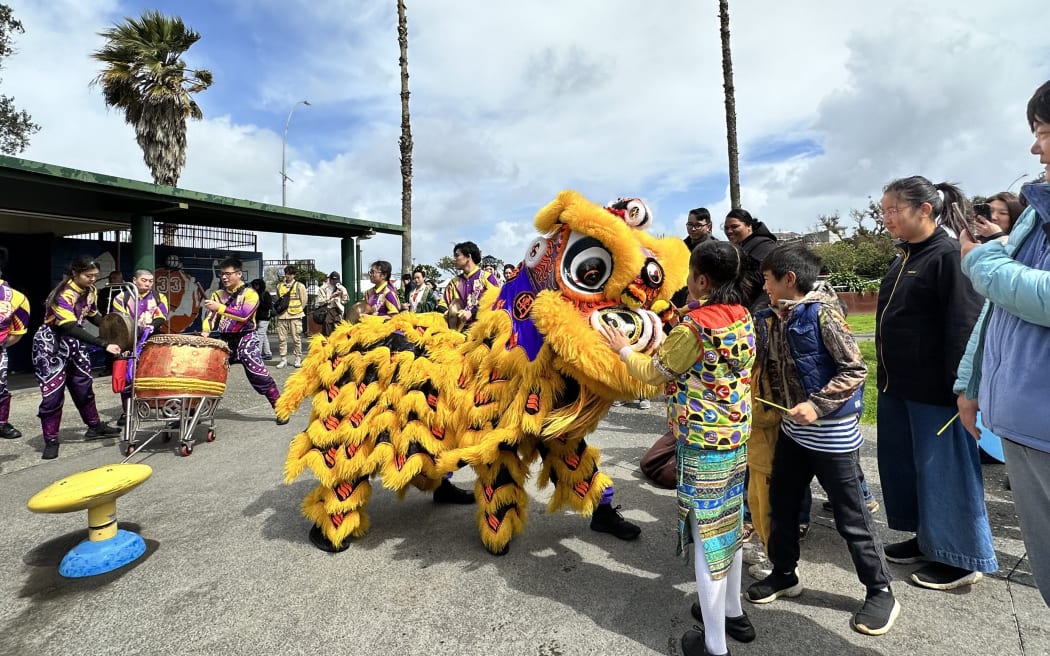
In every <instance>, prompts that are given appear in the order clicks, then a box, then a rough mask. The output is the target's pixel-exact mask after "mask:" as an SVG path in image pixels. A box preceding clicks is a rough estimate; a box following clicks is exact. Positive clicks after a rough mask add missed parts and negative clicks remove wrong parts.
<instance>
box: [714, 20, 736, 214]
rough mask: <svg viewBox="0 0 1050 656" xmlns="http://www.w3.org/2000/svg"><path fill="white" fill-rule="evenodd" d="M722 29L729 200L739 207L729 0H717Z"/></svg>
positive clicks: (734, 206) (734, 207) (734, 91)
mask: <svg viewBox="0 0 1050 656" xmlns="http://www.w3.org/2000/svg"><path fill="white" fill-rule="evenodd" d="M718 20H719V24H720V26H721V31H722V86H723V88H724V89H725V100H726V141H727V142H728V143H727V145H728V151H729V202H730V204H731V205H732V206H733V209H736V208H738V207H740V149H739V148H738V147H737V143H736V89H735V88H734V87H733V51H732V49H731V48H730V47H729V0H718Z"/></svg>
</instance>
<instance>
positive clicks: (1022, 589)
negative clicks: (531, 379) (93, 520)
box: [0, 366, 1050, 656]
mask: <svg viewBox="0 0 1050 656" xmlns="http://www.w3.org/2000/svg"><path fill="white" fill-rule="evenodd" d="M272 371H273V373H274V374H275V377H276V378H277V379H278V381H279V382H281V381H283V380H284V379H286V378H287V376H289V375H290V374H291V372H292V371H293V370H291V369H290V368H289V369H280V370H276V369H275V370H272ZM108 389H109V379H108V378H102V379H99V380H97V381H96V383H95V390H96V394H97V395H98V399H99V408H100V411H101V412H102V414H103V415H104V416H105V417H106V418H108V419H110V420H113V419H115V418H116V416H117V415H118V414H119V408H118V401H117V397H116V396H115V395H113V394H110V393H109V391H108ZM13 401H14V403H13V415H12V419H11V421H12V423H14V424H15V425H16V426H18V427H19V428H20V429H21V430H22V431H23V433H25V435H26V436H25V437H23V438H22V439H20V440H11V441H8V440H0V511H2V516H3V517H5V518H6V521H5V523H4V529H3V532H2V534H0V654H3V655H8V654H12V655H14V654H17V655H20V656H21V655H36V654H48V655H51V656H62V655H65V654H70V655H73V654H75V655H78V656H85V655H89V654H113V653H124V654H328V653H331V654H350V653H357V654H405V655H414V654H420V655H422V654H467V655H474V654H476V655H479V656H481V655H484V656H495V655H501V654H511V655H518V654H520V655H529V656H569V655H576V654H623V655H642V654H678V653H680V647H679V643H678V641H679V638H680V636H681V634H682V633H683V632H684V631H685V630H686V629H688V628H689V627H690V626H691V625H692V624H693V621H692V619H691V618H690V616H689V605H690V603H691V602H692V601H693V600H694V599H695V584H694V576H693V570H692V565H691V563H690V564H687V563H685V562H683V561H682V560H680V559H678V558H677V557H675V555H674V540H675V528H674V526H675V507H674V498H673V493H672V492H671V491H668V490H661V489H657V488H655V487H653V486H652V485H650V484H648V483H647V482H645V481H644V479H642V477H641V475H640V474H639V472H638V461H639V459H640V458H641V456H642V454H643V453H644V451H645V449H646V448H647V447H648V446H649V444H651V443H652V441H653V440H654V439H655V438H656V437H657V435H658V434H659V433H660V432H661V431H662V426H661V417H660V415H661V412H662V407H661V404H658V403H654V407H653V409H652V410H648V411H643V410H638V409H637V408H634V407H633V406H632V405H627V406H624V407H620V408H613V409H612V411H611V412H610V414H609V416H608V417H607V418H606V419H605V421H604V422H603V423H602V425H601V427H600V429H599V431H598V432H597V433H596V434H595V435H594V436H593V438H592V442H593V443H594V444H596V445H598V446H600V447H601V448H602V450H603V469H604V470H605V471H606V472H608V473H609V474H610V475H611V476H612V478H613V479H614V481H615V483H616V490H617V492H616V500H615V502H616V503H618V504H622V505H623V508H624V514H625V516H627V517H628V518H629V519H631V520H632V521H635V522H637V523H639V524H641V525H642V527H643V532H642V535H641V537H640V538H639V539H638V540H637V541H634V542H621V541H619V540H616V539H615V538H613V537H611V536H608V535H604V534H599V533H594V532H592V531H590V530H589V528H588V525H587V520H586V519H584V518H581V517H579V516H576V515H572V514H567V513H559V514H554V515H548V514H547V513H546V512H545V510H544V505H543V504H544V502H545V500H546V499H547V498H548V493H547V492H546V491H537V490H535V489H533V490H532V494H533V502H532V505H531V507H530V516H529V523H528V528H527V530H526V533H525V535H524V536H521V537H519V538H517V539H515V540H514V541H513V542H512V543H511V550H510V553H509V554H508V555H507V556H505V557H503V558H496V557H493V556H491V555H489V554H488V553H487V552H486V551H485V550H484V549H483V548H482V546H481V543H480V540H479V539H478V536H477V529H476V527H475V523H474V511H473V509H472V508H470V507H463V506H458V507H457V506H436V505H434V504H433V503H432V501H431V500H430V498H429V497H428V496H426V495H424V494H422V493H420V492H416V491H413V492H409V494H408V495H407V497H406V498H405V499H404V500H403V501H398V499H397V497H396V495H395V494H393V493H392V492H390V491H389V490H385V489H383V488H381V487H380V486H379V485H378V484H374V487H373V497H372V502H371V504H370V506H369V511H370V515H371V520H372V527H371V530H370V532H369V533H368V535H367V536H365V537H364V538H362V539H360V540H357V541H355V542H354V544H353V545H352V546H351V547H350V549H349V550H347V551H346V552H343V553H341V554H334V555H333V554H326V553H323V552H320V551H318V550H316V549H314V548H313V547H312V546H310V544H309V543H308V542H307V540H306V532H307V529H308V523H307V521H306V520H305V519H304V518H303V517H302V516H301V515H300V513H299V504H300V502H301V501H302V499H303V497H304V495H305V494H306V492H307V491H308V490H309V489H311V488H312V487H313V486H314V480H313V479H312V477H310V476H309V475H307V476H305V477H303V478H301V479H300V480H298V481H297V482H295V483H293V484H292V485H284V484H283V482H282V466H283V463H284V457H285V451H286V447H287V444H288V441H289V440H290V439H291V438H292V436H294V434H295V433H296V432H297V431H298V430H300V429H301V427H302V426H303V424H304V422H305V420H306V417H307V415H308V412H309V410H308V408H306V407H304V408H302V409H301V410H300V411H299V413H298V414H297V415H296V416H295V417H294V418H293V419H292V422H291V423H290V424H289V425H287V426H275V425H274V424H273V421H272V414H271V411H270V409H269V406H268V404H267V403H266V402H265V400H264V399H263V398H262V397H261V396H258V395H256V394H255V393H254V392H253V391H252V390H251V388H250V387H249V386H248V384H247V381H246V380H245V378H244V374H243V372H242V371H241V369H240V367H237V366H235V367H234V368H233V369H232V370H231V372H230V387H229V390H228V392H227V394H226V397H225V398H224V400H223V403H222V406H221V408H220V410H219V413H218V417H219V419H218V425H217V429H216V430H217V435H218V439H217V440H216V441H215V442H214V443H210V444H208V443H204V442H203V440H202V441H201V442H200V443H198V445H197V447H196V449H195V450H194V453H193V455H192V456H190V457H187V458H183V457H180V456H178V455H176V454H175V453H174V451H173V449H172V447H171V445H164V444H162V443H160V442H159V441H157V442H155V443H154V444H153V445H151V446H150V447H148V448H147V450H146V451H145V452H143V453H142V454H140V455H138V456H136V457H135V458H134V459H133V462H143V463H146V464H149V465H150V466H151V467H152V468H153V476H152V477H151V478H150V480H148V481H147V482H146V483H145V484H143V485H142V486H141V487H140V488H138V489H136V490H133V491H132V492H130V493H129V494H128V495H127V496H125V497H124V498H122V499H121V500H120V501H119V502H118V509H117V510H118V512H117V514H118V520H119V521H120V522H121V524H122V526H123V527H124V528H130V529H133V530H136V531H138V532H140V533H141V534H142V536H143V537H144V538H145V539H146V542H147V545H148V551H147V553H146V555H145V556H144V557H143V558H141V559H139V560H138V561H137V562H136V563H134V564H132V565H129V566H127V567H125V568H123V569H121V570H118V571H116V572H112V573H110V574H106V575H102V576H98V577H94V578H91V579H79V580H73V579H64V578H62V577H61V576H59V575H58V572H57V566H58V562H59V561H60V560H61V558H62V556H63V555H64V554H65V552H66V551H67V550H68V549H69V548H70V547H72V546H73V545H74V544H76V543H77V542H78V541H80V540H81V539H83V538H84V537H85V530H84V528H85V522H86V517H85V513H82V512H78V513H72V514H68V515H34V514H32V513H30V512H29V511H28V510H27V509H26V506H25V504H26V501H27V500H28V499H29V497H30V496H32V495H33V494H34V493H36V492H37V491H39V490H40V489H42V488H43V487H45V486H46V485H48V484H50V483H52V482H54V481H56V480H58V479H60V478H62V477H65V476H68V475H70V474H73V473H75V472H78V471H82V470H86V469H90V468H92V467H98V466H101V465H105V464H110V463H114V462H119V461H120V460H122V459H123V456H122V455H121V454H120V453H119V451H118V446H117V444H118V442H117V440H115V439H107V440H99V441H92V442H83V441H82V435H83V427H82V425H81V424H80V421H79V417H78V416H77V413H76V411H75V410H74V409H73V407H72V406H71V404H68V403H67V407H66V414H65V421H64V430H63V434H62V437H63V440H64V443H63V445H62V450H61V454H60V456H59V458H58V459H57V460H54V461H41V460H40V450H41V448H42V439H41V437H40V427H39V422H38V421H37V420H36V417H35V413H36V405H37V403H38V401H39V396H38V394H37V392H36V390H35V388H33V387H28V388H24V389H20V390H17V391H16V393H15V397H14V399H13ZM201 435H202V436H203V434H201ZM867 435H868V438H869V439H868V441H867V444H866V445H865V447H864V456H865V457H864V460H863V464H864V466H865V471H866V474H867V477H868V480H869V482H870V483H871V484H872V487H873V489H874V492H875V495H876V498H878V499H880V500H881V496H882V495H881V489H880V486H879V482H878V470H877V467H876V464H875V459H874V454H875V451H874V447H875V444H874V435H873V432H872V431H868V432H867ZM1004 469H1005V468H1004V467H1002V466H999V465H987V466H986V467H985V480H986V490H987V499H988V509H989V512H990V514H991V517H992V521H993V525H994V526H993V530H994V533H995V542H996V548H997V549H998V552H999V562H1000V566H1001V568H1002V569H1001V571H1000V572H999V573H998V574H996V575H993V576H989V577H986V579H985V580H984V581H983V582H982V583H980V584H978V585H977V586H974V587H973V588H972V589H967V590H963V591H956V592H947V593H945V592H934V591H930V590H924V589H921V588H917V587H915V586H913V585H910V584H909V583H907V582H906V581H905V579H906V578H907V575H908V574H909V573H910V572H911V571H912V570H913V569H914V568H915V566H898V565H891V568H892V570H893V573H894V575H895V577H896V578H898V579H899V580H898V581H897V582H896V583H895V585H894V591H895V592H896V594H897V596H898V598H899V600H900V602H901V604H902V605H903V611H902V613H901V615H900V619H899V620H898V622H897V625H896V626H895V628H894V629H893V631H892V632H891V633H890V634H888V635H886V636H883V637H878V638H871V637H866V636H862V635H859V634H857V633H854V632H853V631H852V630H850V628H849V617H850V615H851V613H852V612H853V611H854V610H855V609H856V608H857V607H858V606H859V604H860V600H861V597H862V594H863V589H862V588H861V586H860V584H859V583H858V582H857V580H856V576H855V575H854V573H853V571H852V566H851V564H850V560H849V555H848V552H847V551H846V548H845V545H844V543H843V542H842V540H841V538H840V537H839V536H838V535H837V533H836V532H835V530H834V525H833V522H832V520H831V518H830V516H829V514H828V513H826V512H824V511H822V510H821V509H820V502H821V501H823V499H824V496H823V492H822V491H821V490H819V488H815V489H814V493H815V501H814V511H813V512H814V525H813V529H812V531H811V533H810V536H809V538H808V539H807V540H806V541H805V542H804V543H803V548H802V554H803V562H802V563H801V566H800V567H801V572H802V576H803V583H804V584H805V585H806V591H805V592H804V593H803V595H802V596H801V597H799V598H798V599H793V600H787V599H782V600H778V601H776V602H774V603H772V604H769V605H767V606H761V607H759V606H752V605H750V604H748V603H746V602H745V604H744V606H745V610H746V611H747V612H748V613H749V615H750V616H751V617H752V620H753V621H754V624H755V626H756V627H757V630H758V634H759V637H758V639H757V640H756V641H755V642H753V643H751V644H747V645H741V644H736V643H732V642H730V649H731V650H732V652H733V653H734V654H737V655H740V654H743V655H745V656H746V655H748V654H821V655H823V654H827V655H831V654H857V655H864V656H867V655H876V654H880V655H881V654H885V655H891V654H892V655H897V654H929V655H933V656H939V655H944V656H966V655H969V654H974V655H977V654H995V655H996V656H1013V655H1015V654H1023V655H1026V656H1035V655H1043V654H1050V628H1048V620H1050V610H1048V609H1047V607H1046V606H1045V605H1044V604H1043V603H1042V600H1041V598H1040V596H1039V594H1038V592H1037V591H1036V590H1035V588H1034V587H1033V582H1032V579H1031V576H1030V568H1029V566H1028V563H1027V561H1025V560H1022V559H1021V556H1022V554H1023V553H1024V546H1023V543H1022V542H1021V539H1020V533H1019V529H1018V527H1017V523H1016V519H1015V518H1014V515H1013V504H1012V499H1011V496H1010V492H1009V491H1007V490H1005V489H1004V487H1003V478H1004ZM472 480H473V475H472V473H471V472H470V471H469V470H468V471H463V472H460V473H457V474H456V476H455V478H454V481H455V482H457V483H458V484H461V485H465V484H468V483H471V482H472ZM876 520H877V521H878V522H879V523H880V526H881V528H882V530H883V534H882V535H883V538H884V540H886V541H895V540H897V539H901V537H902V536H901V535H900V534H895V533H894V532H892V531H890V530H889V529H888V528H886V527H885V524H884V515H883V513H882V512H881V511H880V512H879V513H878V514H877V515H876ZM1015 566H1016V569H1015V570H1014V571H1013V573H1012V574H1010V573H1011V570H1012V569H1013V568H1015ZM1008 575H1010V576H1009V577H1008ZM749 583H750V579H748V578H747V577H746V576H745V585H747V584H749Z"/></svg>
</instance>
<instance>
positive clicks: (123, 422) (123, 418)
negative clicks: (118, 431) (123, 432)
mask: <svg viewBox="0 0 1050 656" xmlns="http://www.w3.org/2000/svg"><path fill="white" fill-rule="evenodd" d="M127 425H128V413H126V412H122V413H120V416H119V417H117V426H120V427H121V428H124V427H125V426H127Z"/></svg>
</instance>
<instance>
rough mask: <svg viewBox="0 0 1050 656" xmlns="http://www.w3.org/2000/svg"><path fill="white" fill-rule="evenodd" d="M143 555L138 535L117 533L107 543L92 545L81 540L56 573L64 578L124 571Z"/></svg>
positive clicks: (144, 546)
mask: <svg viewBox="0 0 1050 656" xmlns="http://www.w3.org/2000/svg"><path fill="white" fill-rule="evenodd" d="M144 553H146V541H145V540H143V539H142V536H140V535H139V534H138V533H132V532H131V531H125V530H124V529H118V530H117V534H116V535H114V536H113V537H111V538H109V539H108V540H100V541H98V542H92V541H90V540H84V541H83V542H81V543H80V544H78V545H77V546H75V547H73V548H72V549H70V551H69V553H67V554H66V556H65V558H63V559H62V564H61V565H59V567H58V573H59V574H61V575H62V576H65V577H66V578H71V579H76V578H83V577H85V576H95V575H96V574H105V573H106V572H112V571H113V570H115V569H118V568H120V567H123V566H124V565H127V564H128V563H130V562H132V561H134V560H135V559H137V558H138V557H139V556H141V555H142V554H144Z"/></svg>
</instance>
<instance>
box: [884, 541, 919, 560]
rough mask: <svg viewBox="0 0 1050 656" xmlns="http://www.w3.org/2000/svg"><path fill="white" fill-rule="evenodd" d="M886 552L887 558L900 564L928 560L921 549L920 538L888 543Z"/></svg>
mask: <svg viewBox="0 0 1050 656" xmlns="http://www.w3.org/2000/svg"><path fill="white" fill-rule="evenodd" d="M885 552H886V560H888V561H890V562H891V563H897V564H899V565H910V564H912V563H918V562H921V561H923V560H926V556H924V555H923V554H922V550H921V549H919V539H918V538H912V539H910V540H905V541H904V542H895V543H893V544H887V545H886V549H885Z"/></svg>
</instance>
